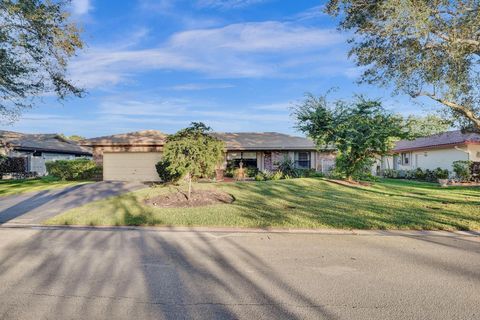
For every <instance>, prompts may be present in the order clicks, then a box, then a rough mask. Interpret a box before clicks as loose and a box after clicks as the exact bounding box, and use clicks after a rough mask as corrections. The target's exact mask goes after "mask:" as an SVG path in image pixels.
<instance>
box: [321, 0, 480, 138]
mask: <svg viewBox="0 0 480 320" xmlns="http://www.w3.org/2000/svg"><path fill="white" fill-rule="evenodd" d="M326 12H327V13H329V14H330V15H332V16H335V17H338V18H340V23H339V27H340V29H343V30H347V31H350V32H353V37H352V38H351V39H350V41H349V42H350V43H351V44H352V48H351V50H350V55H351V56H354V57H355V58H356V63H357V65H358V66H362V67H365V69H364V72H363V74H362V76H361V80H360V81H361V82H367V83H377V84H380V85H384V86H386V85H390V84H393V85H394V87H395V89H396V92H405V93H407V94H409V95H410V96H412V97H419V96H426V97H428V98H430V99H432V100H433V101H436V102H438V103H440V104H442V105H444V106H446V107H448V108H447V109H448V110H450V112H451V114H452V116H453V118H454V119H456V120H458V121H459V123H460V124H461V125H462V126H464V127H470V128H473V129H476V130H480V76H479V72H480V32H479V30H480V1H478V0H456V1H445V0H428V1H414V0H406V1H397V0H383V1H371V0H330V1H329V3H328V5H327V8H326Z"/></svg>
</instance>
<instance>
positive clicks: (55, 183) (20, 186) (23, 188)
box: [0, 178, 86, 198]
mask: <svg viewBox="0 0 480 320" xmlns="http://www.w3.org/2000/svg"><path fill="white" fill-rule="evenodd" d="M79 183H86V182H79V181H59V180H53V179H50V178H44V179H31V180H0V198H1V197H2V196H9V195H13V194H19V193H24V192H30V191H41V190H49V189H55V188H62V187H69V186H73V185H77V184H79Z"/></svg>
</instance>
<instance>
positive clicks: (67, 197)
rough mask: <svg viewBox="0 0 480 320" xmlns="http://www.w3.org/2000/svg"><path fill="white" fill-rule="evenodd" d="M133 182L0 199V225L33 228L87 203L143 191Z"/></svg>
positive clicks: (138, 184) (33, 193)
mask: <svg viewBox="0 0 480 320" xmlns="http://www.w3.org/2000/svg"><path fill="white" fill-rule="evenodd" d="M145 187H146V185H145V184H142V183H134V182H128V183H127V182H106V181H102V182H96V183H90V184H83V185H77V186H73V187H67V188H64V189H54V190H43V191H38V192H30V193H24V194H20V195H14V196H7V197H2V198H0V224H3V223H9V224H37V223H41V222H42V221H44V220H46V219H49V218H51V217H54V216H56V215H58V214H60V213H62V212H64V211H66V210H68V209H72V208H75V207H78V206H82V205H84V204H86V203H88V202H91V201H96V200H100V199H104V198H107V197H111V196H115V195H118V194H121V193H125V192H130V191H134V190H138V189H141V188H145Z"/></svg>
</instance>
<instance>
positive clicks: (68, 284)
mask: <svg viewBox="0 0 480 320" xmlns="http://www.w3.org/2000/svg"><path fill="white" fill-rule="evenodd" d="M0 284H1V285H0V318H1V319H35V320H37V319H382V320H383V319H469V320H470V319H480V238H479V237H478V236H477V237H475V236H410V235H395V236H391V235H386V236H385V235H384V236H381V235H326V234H274V233H209V232H165V231H148V230H91V229H85V230H68V229H47V230H46V229H41V228H37V229H35V228H34V229H27V228H22V229H19V228H0Z"/></svg>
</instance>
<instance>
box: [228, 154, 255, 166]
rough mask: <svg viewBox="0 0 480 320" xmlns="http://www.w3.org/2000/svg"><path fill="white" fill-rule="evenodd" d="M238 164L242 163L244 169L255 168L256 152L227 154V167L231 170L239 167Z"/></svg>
mask: <svg viewBox="0 0 480 320" xmlns="http://www.w3.org/2000/svg"><path fill="white" fill-rule="evenodd" d="M240 162H242V163H243V167H244V168H256V167H257V153H256V152H228V153H227V165H228V167H231V168H238V167H240Z"/></svg>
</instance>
